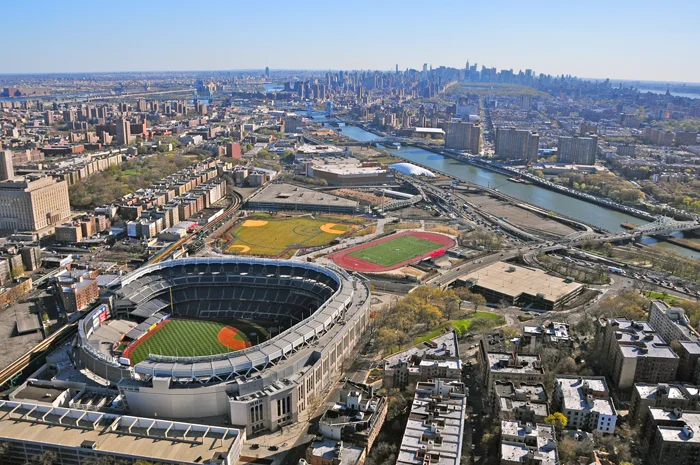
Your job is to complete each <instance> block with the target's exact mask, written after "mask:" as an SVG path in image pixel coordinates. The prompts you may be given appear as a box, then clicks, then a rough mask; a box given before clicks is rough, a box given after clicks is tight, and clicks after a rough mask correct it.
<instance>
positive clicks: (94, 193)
mask: <svg viewBox="0 0 700 465" xmlns="http://www.w3.org/2000/svg"><path fill="white" fill-rule="evenodd" d="M194 161H195V159H193V158H192V157H185V156H182V155H176V154H169V155H157V156H153V157H148V158H145V159H143V160H135V161H127V162H125V163H122V164H121V165H119V166H110V167H109V168H108V169H107V170H105V171H102V172H100V173H95V174H93V175H92V176H90V177H89V178H88V179H86V180H83V181H78V182H77V183H75V184H73V185H72V186H70V187H69V188H68V195H69V197H70V204H71V206H72V207H74V208H81V209H92V208H94V207H97V206H100V205H104V204H109V203H112V202H114V201H115V199H118V198H121V197H122V196H124V195H126V194H128V193H131V192H134V191H135V190H137V189H141V188H143V187H146V186H149V185H150V184H152V183H154V182H156V181H158V180H160V179H163V178H164V177H166V176H169V175H171V174H173V173H175V172H176V171H179V170H181V169H183V168H185V167H186V166H189V165H190V164H192V163H193V162H194Z"/></svg>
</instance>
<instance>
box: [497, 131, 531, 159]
mask: <svg viewBox="0 0 700 465" xmlns="http://www.w3.org/2000/svg"><path fill="white" fill-rule="evenodd" d="M539 145H540V135H539V134H537V132H535V131H529V130H527V129H515V128H496V155H497V156H499V157H502V158H506V159H508V160H527V161H533V160H536V159H537V150H538V148H539Z"/></svg>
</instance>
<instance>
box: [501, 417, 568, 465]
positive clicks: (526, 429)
mask: <svg viewBox="0 0 700 465" xmlns="http://www.w3.org/2000/svg"><path fill="white" fill-rule="evenodd" d="M500 457H501V465H559V453H558V451H557V440H556V434H555V432H554V427H553V426H549V425H545V424H532V423H521V422H519V421H514V420H502V421H501V453H500Z"/></svg>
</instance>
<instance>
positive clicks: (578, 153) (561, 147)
mask: <svg viewBox="0 0 700 465" xmlns="http://www.w3.org/2000/svg"><path fill="white" fill-rule="evenodd" d="M597 151H598V137H597V136H592V135H587V136H585V137H578V136H575V137H570V136H560V137H559V144H558V153H557V162H559V163H571V164H574V165H593V164H595V156H596V152H597Z"/></svg>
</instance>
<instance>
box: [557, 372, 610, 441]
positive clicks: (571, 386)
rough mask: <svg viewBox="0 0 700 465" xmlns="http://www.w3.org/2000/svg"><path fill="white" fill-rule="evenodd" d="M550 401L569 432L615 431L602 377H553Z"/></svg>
mask: <svg viewBox="0 0 700 465" xmlns="http://www.w3.org/2000/svg"><path fill="white" fill-rule="evenodd" d="M554 401H555V404H556V406H557V409H558V410H559V411H561V412H562V413H563V414H564V415H565V416H566V418H567V419H568V420H569V423H568V425H567V426H568V427H569V428H570V429H581V430H585V431H590V432H594V431H597V432H600V433H606V434H612V433H614V432H615V425H616V424H617V410H616V409H615V404H614V403H613V400H612V399H611V398H610V392H609V390H608V384H607V381H606V380H605V377H604V376H587V377H579V376H555V377H554Z"/></svg>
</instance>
